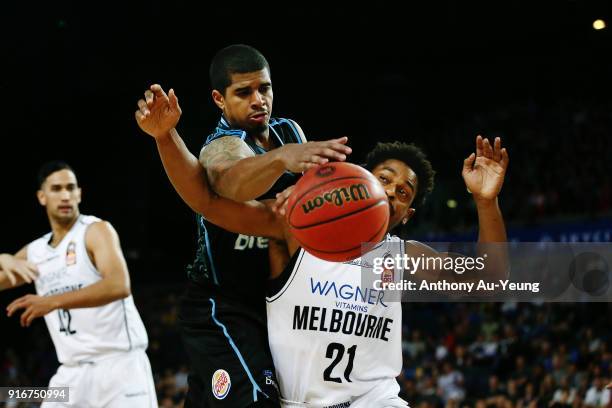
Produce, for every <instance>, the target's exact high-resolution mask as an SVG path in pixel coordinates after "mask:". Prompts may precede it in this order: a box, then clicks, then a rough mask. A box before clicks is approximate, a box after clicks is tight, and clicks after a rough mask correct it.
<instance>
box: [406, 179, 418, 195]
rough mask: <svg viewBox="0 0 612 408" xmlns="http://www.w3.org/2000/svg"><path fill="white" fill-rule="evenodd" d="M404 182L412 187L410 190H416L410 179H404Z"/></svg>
mask: <svg viewBox="0 0 612 408" xmlns="http://www.w3.org/2000/svg"><path fill="white" fill-rule="evenodd" d="M406 184H408V186H409V187H410V188H411V189H412V192H415V191H416V187H415V185H414V183H413V182H412V181H410V180H408V179H406Z"/></svg>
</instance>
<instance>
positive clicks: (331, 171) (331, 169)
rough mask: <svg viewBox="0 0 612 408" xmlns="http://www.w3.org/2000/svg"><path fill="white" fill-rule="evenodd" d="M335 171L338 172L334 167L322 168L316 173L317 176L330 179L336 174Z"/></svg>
mask: <svg viewBox="0 0 612 408" xmlns="http://www.w3.org/2000/svg"><path fill="white" fill-rule="evenodd" d="M335 171H336V168H335V167H333V166H321V167H320V168H319V169H318V170H317V172H316V173H315V176H317V177H328V176H331V175H332V174H334V172H335Z"/></svg>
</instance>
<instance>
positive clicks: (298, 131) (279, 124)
mask: <svg viewBox="0 0 612 408" xmlns="http://www.w3.org/2000/svg"><path fill="white" fill-rule="evenodd" d="M269 126H270V127H271V128H273V129H283V130H285V131H287V132H288V133H290V134H291V135H292V139H293V140H291V142H294V143H305V142H306V135H305V134H304V131H303V130H302V128H301V127H300V125H298V123H297V122H296V121H295V120H293V119H288V118H271V119H270V123H269Z"/></svg>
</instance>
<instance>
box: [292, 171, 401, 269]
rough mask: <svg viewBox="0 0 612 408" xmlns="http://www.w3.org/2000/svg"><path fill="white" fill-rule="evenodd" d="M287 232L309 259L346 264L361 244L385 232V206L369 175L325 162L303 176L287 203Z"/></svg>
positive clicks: (378, 187)
mask: <svg viewBox="0 0 612 408" xmlns="http://www.w3.org/2000/svg"><path fill="white" fill-rule="evenodd" d="M287 222H288V223H289V227H290V230H291V233H292V234H293V236H294V237H295V239H297V241H298V242H299V243H300V244H301V245H302V247H303V248H304V249H305V250H306V251H308V252H310V253H311V254H312V255H314V256H316V257H318V258H321V259H324V260H326V261H332V262H344V261H348V260H351V259H355V258H357V257H359V256H360V255H361V250H362V249H361V245H362V243H366V242H373V243H378V242H380V240H382V238H383V237H384V235H385V234H386V232H387V226H388V224H389V202H388V201H387V195H386V194H385V190H384V189H383V187H382V185H381V184H380V182H379V181H378V180H376V178H375V177H374V176H373V175H372V173H370V172H369V171H367V170H365V169H363V168H361V167H359V166H356V165H354V164H350V163H328V164H325V165H322V166H319V167H315V168H313V169H310V170H309V171H307V172H306V173H305V174H304V176H303V177H302V178H301V179H300V180H299V181H298V182H297V184H296V185H295V189H294V190H293V192H292V194H291V196H290V197H289V200H288V202H287Z"/></svg>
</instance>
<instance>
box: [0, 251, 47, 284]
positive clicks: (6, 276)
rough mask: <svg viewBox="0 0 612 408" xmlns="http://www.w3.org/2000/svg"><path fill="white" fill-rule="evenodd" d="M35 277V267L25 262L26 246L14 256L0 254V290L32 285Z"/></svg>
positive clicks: (36, 270)
mask: <svg viewBox="0 0 612 408" xmlns="http://www.w3.org/2000/svg"><path fill="white" fill-rule="evenodd" d="M37 276H38V269H37V268H36V265H34V264H33V263H31V262H28V261H27V246H25V247H23V248H21V249H20V250H19V252H17V253H16V254H15V255H11V254H0V290H5V289H10V288H16V287H18V286H21V285H23V284H25V283H32V282H33V281H34V280H35V279H36V277H37Z"/></svg>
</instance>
